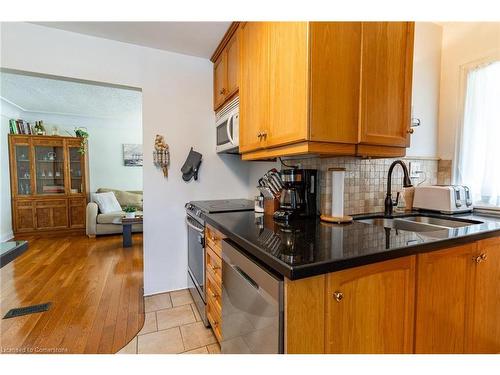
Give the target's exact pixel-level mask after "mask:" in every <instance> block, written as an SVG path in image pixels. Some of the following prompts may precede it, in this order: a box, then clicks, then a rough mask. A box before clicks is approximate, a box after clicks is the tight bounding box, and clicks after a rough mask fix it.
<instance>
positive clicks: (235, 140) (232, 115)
mask: <svg viewBox="0 0 500 375" xmlns="http://www.w3.org/2000/svg"><path fill="white" fill-rule="evenodd" d="M215 118H216V122H215V126H216V142H217V143H216V151H217V153H226V154H239V144H240V100H239V98H238V97H236V98H234V99H233V100H231V101H230V102H229V103H227V104H226V105H225V106H224V107H222V109H221V110H220V111H219V112H217V113H216V115H215Z"/></svg>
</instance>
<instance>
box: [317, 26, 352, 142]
mask: <svg viewBox="0 0 500 375" xmlns="http://www.w3.org/2000/svg"><path fill="white" fill-rule="evenodd" d="M310 29H311V31H310V32H311V84H310V85H311V99H310V100H311V140H313V141H320V142H331V141H335V142H345V143H352V144H355V143H357V141H358V128H357V124H358V117H359V79H360V72H361V49H360V47H359V46H360V45H361V23H360V22H311V25H310Z"/></svg>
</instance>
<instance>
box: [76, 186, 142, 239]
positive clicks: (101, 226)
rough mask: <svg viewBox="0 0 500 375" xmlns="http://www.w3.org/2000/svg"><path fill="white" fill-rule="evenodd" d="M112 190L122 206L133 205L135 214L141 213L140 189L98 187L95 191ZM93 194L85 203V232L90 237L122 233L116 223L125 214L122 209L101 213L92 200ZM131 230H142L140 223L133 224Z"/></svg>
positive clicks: (120, 227)
mask: <svg viewBox="0 0 500 375" xmlns="http://www.w3.org/2000/svg"><path fill="white" fill-rule="evenodd" d="M110 191H112V192H113V193H114V194H115V196H116V200H117V201H118V203H119V204H120V206H121V207H122V208H125V207H126V206H133V207H135V208H137V211H136V215H142V191H124V190H116V189H107V188H100V189H97V191H96V193H106V192H110ZM92 197H93V195H92V194H91V195H90V202H89V203H88V204H87V212H86V215H87V221H86V223H87V227H86V233H87V236H88V237H90V238H94V237H95V236H100V235H103V234H120V233H123V227H122V226H121V225H117V224H114V223H117V222H119V221H120V219H121V218H122V217H123V215H125V212H123V211H116V212H110V213H106V214H103V213H101V212H99V206H98V205H97V203H95V202H93V199H92ZM132 232H134V233H137V232H142V224H133V225H132Z"/></svg>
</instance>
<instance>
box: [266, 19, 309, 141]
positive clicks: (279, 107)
mask: <svg viewBox="0 0 500 375" xmlns="http://www.w3.org/2000/svg"><path fill="white" fill-rule="evenodd" d="M269 29H270V30H269V35H270V39H269V43H270V47H269V49H270V56H269V75H270V78H269V81H270V82H271V84H270V87H269V89H270V96H269V127H268V129H269V130H268V131H267V133H266V134H265V135H264V137H265V143H266V147H273V146H278V145H282V144H287V143H293V142H299V141H303V140H306V139H307V137H308V120H307V113H308V111H307V97H308V92H307V72H308V69H307V66H308V42H307V37H308V25H307V22H271V23H269Z"/></svg>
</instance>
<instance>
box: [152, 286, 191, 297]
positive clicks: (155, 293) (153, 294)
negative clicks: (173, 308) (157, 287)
mask: <svg viewBox="0 0 500 375" xmlns="http://www.w3.org/2000/svg"><path fill="white" fill-rule="evenodd" d="M187 288H188V287H187V285H186V287H185V288H179V289H170V290H164V291H163V292H153V293H147V294H146V293H144V297H151V296H155V295H157V294H164V293H170V292H176V291H178V290H185V289H187Z"/></svg>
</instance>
